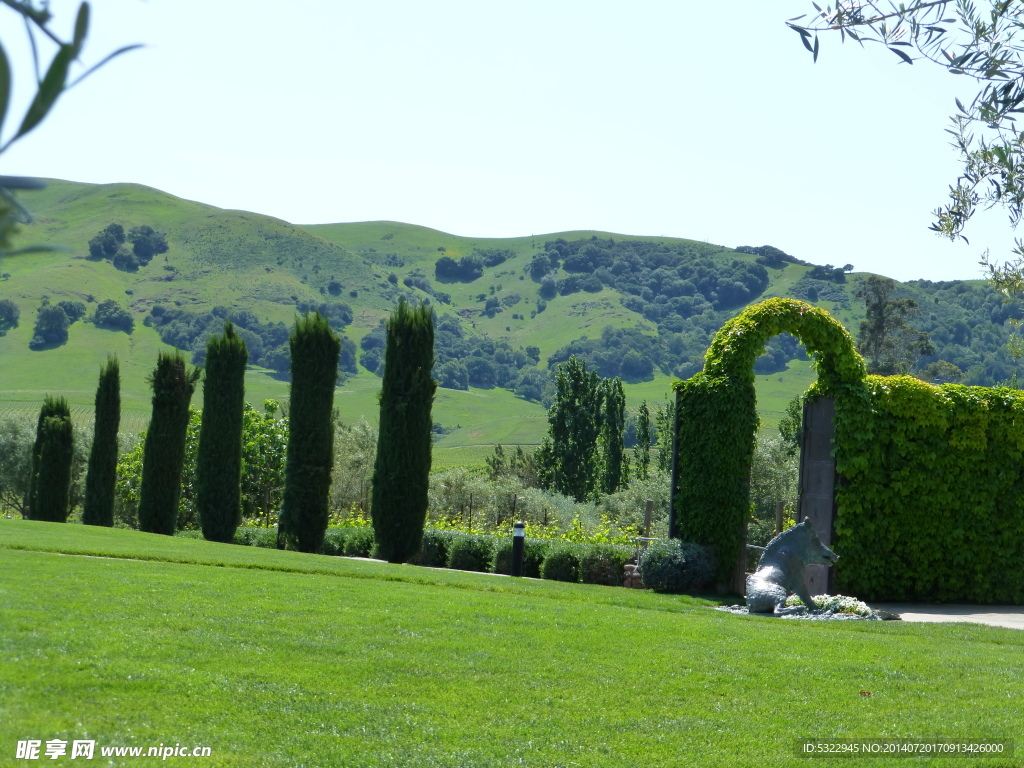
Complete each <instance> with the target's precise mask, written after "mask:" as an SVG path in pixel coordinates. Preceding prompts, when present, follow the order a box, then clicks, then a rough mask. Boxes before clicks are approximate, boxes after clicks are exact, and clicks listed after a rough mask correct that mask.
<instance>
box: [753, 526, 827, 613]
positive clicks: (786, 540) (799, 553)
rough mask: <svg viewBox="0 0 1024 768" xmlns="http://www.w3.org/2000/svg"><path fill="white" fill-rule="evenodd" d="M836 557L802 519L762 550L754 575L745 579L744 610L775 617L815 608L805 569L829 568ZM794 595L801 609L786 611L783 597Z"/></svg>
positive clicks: (797, 607) (788, 609)
mask: <svg viewBox="0 0 1024 768" xmlns="http://www.w3.org/2000/svg"><path fill="white" fill-rule="evenodd" d="M838 559H839V556H838V555H837V554H836V553H835V552H833V551H832V550H831V549H829V548H828V547H826V546H825V545H824V544H822V543H821V539H819V538H818V534H816V533H815V532H814V529H813V528H812V527H811V524H810V523H809V522H807V521H806V520H804V521H803V522H802V523H800V524H799V525H795V526H793V527H792V528H790V529H789V530H787V531H783V532H782V533H780V534H779V535H778V536H776V537H775V538H774V539H772V540H771V541H770V542H769V543H768V546H767V547H765V550H764V553H763V554H762V555H761V560H760V561H759V562H758V564H757V572H756V573H753V574H752V575H750V576H748V577H747V608H748V610H749V611H750V612H751V613H768V612H773V613H775V614H776V615H778V616H781V615H784V614H787V613H800V612H803V611H805V610H807V609H811V610H813V609H814V601H813V600H812V599H811V595H810V593H809V592H808V590H807V581H806V580H805V578H804V569H805V568H806V567H807V566H808V565H814V564H821V565H827V566H831V565H832V564H833V563H835V561H836V560H838ZM794 593H795V594H796V596H797V597H799V598H800V600H801V601H802V602H803V606H793V607H791V608H786V607H785V606H786V598H788V597H789V596H790V594H794Z"/></svg>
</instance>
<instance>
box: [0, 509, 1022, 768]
mask: <svg viewBox="0 0 1024 768" xmlns="http://www.w3.org/2000/svg"><path fill="white" fill-rule="evenodd" d="M61 553H63V554H61ZM83 555H93V556H91V557H89V556H83ZM0 563H2V565H3V574H4V576H3V579H2V581H0V648H2V654H3V659H4V664H3V665H2V666H0V694H2V695H0V722H3V723H4V725H5V728H4V729H3V735H2V739H0V741H2V743H0V763H2V764H5V765H13V764H25V763H24V762H23V761H15V760H14V759H13V758H14V755H15V750H16V744H17V741H18V740H25V739H41V740H43V741H44V742H45V741H46V740H48V739H55V738H59V739H66V740H68V741H69V742H70V741H71V740H74V739H95V740H96V747H97V758H98V757H99V749H100V747H102V746H140V747H144V748H145V747H149V746H156V745H158V744H161V743H162V744H176V743H180V744H182V745H183V746H185V745H188V746H193V745H200V746H209V747H210V748H211V756H210V757H209V758H206V759H204V760H203V761H202V764H203V765H207V766H255V765H266V766H327V765H344V766H349V765H352V766H459V767H460V768H461V767H463V766H508V765H526V766H569V765H580V766H624V765H629V766H634V765H635V766H678V765H695V766H704V765H707V766H754V765H758V766H760V765H792V764H794V763H798V761H797V759H796V757H795V751H794V745H795V741H794V740H795V739H796V738H797V737H818V738H833V737H863V738H881V737H916V738H926V737H928V738H934V737H956V738H965V737H973V738H981V737H989V738H1017V739H1018V743H1020V737H1021V736H1024V728H1022V726H1021V723H1020V718H1019V713H1020V711H1021V710H1022V709H1024V653H1022V651H1024V634H1021V633H1018V632H1014V631H1012V630H1004V629H996V628H990V627H983V626H976V625H948V624H947V625H922V624H906V625H904V624H900V623H895V622H892V623H889V622H886V623H882V622H878V623H834V624H814V623H805V622H796V621H782V620H777V619H761V618H749V617H737V616H731V615H726V614H722V613H719V612H717V611H714V610H712V609H711V608H709V607H708V604H709V603H708V601H705V600H699V599H695V598H688V597H677V596H666V595H655V594H651V593H647V592H641V591H632V590H625V589H616V588H608V587H595V586H583V585H570V584H559V583H552V582H541V581H533V580H519V579H510V578H507V577H500V576H489V575H484V574H468V573H459V572H447V571H439V570H431V569H425V568H417V567H415V566H408V565H387V564H383V563H376V562H367V561H355V560H346V559H342V558H328V557H323V556H316V555H302V554H298V553H289V552H277V551H271V550H258V549H252V548H246V547H238V546H233V545H219V544H211V543H207V542H203V541H194V540H184V539H170V538H165V537H159V536H155V535H148V534H142V533H137V532H132V531H120V530H106V529H94V528H86V527H82V526H73V525H57V524H48V523H34V522H25V521H13V520H0ZM868 692H869V693H870V695H866V694H867V693H868ZM67 759H68V758H62V763H63V761H64V760H67ZM109 760H110V761H109V762H107V763H106V764H108V765H133V764H137V763H136V762H135V761H133V760H132V759H131V758H122V759H121V760H120V762H119V761H118V759H117V758H110V759H109ZM188 760H189V759H188V758H173V757H172V758H169V759H168V764H174V763H176V762H177V763H181V762H188ZM830 762H831V761H830V760H827V759H825V760H818V761H815V762H814V763H812V764H818V765H828V764H829V763H830ZM854 762H856V761H854ZM887 762H889V761H886V760H884V759H874V760H871V762H870V764H871V765H878V766H881V765H886V764H887ZM931 762H935V763H936V764H938V765H945V766H955V765H967V764H970V763H968V762H965V761H960V760H956V759H942V760H933V761H931ZM62 763H60V764H62ZM142 764H146V763H142ZM845 764H849V761H847V762H846V763H845ZM915 764H929V761H928V760H918V761H917V762H916V763H915ZM985 764H987V765H990V766H996V765H1020V764H1022V763H1021V761H1020V760H1017V759H1000V760H986V761H985Z"/></svg>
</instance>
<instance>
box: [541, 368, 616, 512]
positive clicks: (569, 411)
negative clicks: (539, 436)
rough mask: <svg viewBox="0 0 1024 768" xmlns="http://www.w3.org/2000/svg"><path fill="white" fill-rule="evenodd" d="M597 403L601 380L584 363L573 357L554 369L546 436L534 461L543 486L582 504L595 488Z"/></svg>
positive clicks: (598, 406)
mask: <svg viewBox="0 0 1024 768" xmlns="http://www.w3.org/2000/svg"><path fill="white" fill-rule="evenodd" d="M601 403H602V387H601V379H600V377H599V376H598V375H597V373H595V372H594V371H591V370H588V369H587V364H586V363H585V362H584V361H582V360H580V359H579V358H577V357H576V356H575V355H574V356H573V357H570V358H569V360H568V361H567V362H565V363H563V364H562V365H560V366H558V370H557V372H556V373H555V400H554V402H553V403H552V404H551V408H550V409H548V436H547V438H545V440H544V443H543V444H542V445H541V449H540V452H539V453H538V458H539V460H540V461H541V463H542V465H543V466H542V471H541V477H542V479H543V480H544V481H546V485H548V486H549V487H552V488H554V489H555V490H556V491H558V492H559V493H561V494H563V495H565V496H571V497H572V498H574V499H576V501H585V500H586V499H587V498H588V497H589V496H591V495H592V494H593V492H594V489H595V488H596V487H597V479H598V472H599V467H598V454H597V441H598V437H599V436H600V434H601V421H602V419H601Z"/></svg>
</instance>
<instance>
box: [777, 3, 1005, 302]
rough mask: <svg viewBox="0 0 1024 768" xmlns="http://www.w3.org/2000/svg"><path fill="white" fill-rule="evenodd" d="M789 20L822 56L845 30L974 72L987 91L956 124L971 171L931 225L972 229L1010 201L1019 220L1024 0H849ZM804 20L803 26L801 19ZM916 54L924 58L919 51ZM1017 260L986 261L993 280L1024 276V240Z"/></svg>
mask: <svg viewBox="0 0 1024 768" xmlns="http://www.w3.org/2000/svg"><path fill="white" fill-rule="evenodd" d="M807 16H808V15H807V14H805V15H804V16H799V17H797V18H795V19H791V20H790V21H788V22H787V24H789V26H790V27H791V28H792V29H794V30H795V31H796V32H797V33H798V34H799V35H800V38H801V40H802V41H803V44H804V46H805V47H806V48H807V49H808V50H809V51H811V52H812V54H813V55H814V59H815V60H817V58H818V51H819V34H825V33H833V34H834V33H838V34H839V35H840V37H841V39H842V40H844V41H845V40H846V38H847V37H849V38H850V39H852V40H854V41H856V42H858V43H860V44H861V45H862V46H863V45H865V44H877V45H882V46H885V47H886V48H888V49H889V50H890V51H891V52H892V53H893V54H895V55H896V56H897V57H898V58H899V60H900V62H905V63H907V64H913V63H914V62H915V61H922V60H923V61H927V62H930V63H932V64H935V65H938V66H941V67H944V68H945V69H946V70H947V71H949V72H950V73H951V74H954V75H961V76H966V77H967V78H970V79H973V80H974V81H975V82H976V83H978V84H979V86H980V88H981V89H980V90H979V91H978V93H977V94H976V95H975V96H974V98H973V99H972V100H970V101H968V102H967V103H966V104H965V103H963V102H961V101H960V100H959V99H956V112H955V114H954V115H953V116H952V117H951V118H950V120H951V122H952V126H951V128H950V129H949V130H948V132H949V133H951V134H952V135H953V137H954V142H953V146H955V147H956V149H957V151H958V152H959V155H960V159H961V162H962V163H963V170H962V171H961V174H960V177H959V178H958V179H957V180H956V183H955V184H952V185H950V187H949V202H948V203H946V205H945V206H943V207H940V208H939V209H937V210H936V211H935V213H934V215H935V222H934V223H933V224H932V225H931V229H932V230H933V231H935V232H937V233H939V234H940V235H943V236H945V237H948V238H950V239H956V238H957V237H963V234H962V233H963V230H964V228H965V227H966V225H967V223H968V222H969V221H970V219H971V218H972V217H973V216H974V214H975V212H976V211H977V209H978V208H979V207H982V208H992V207H994V206H1001V207H1003V208H1005V209H1006V211H1007V213H1008V215H1009V219H1010V223H1011V226H1013V227H1016V225H1017V224H1018V223H1019V222H1020V220H1021V216H1022V214H1024V183H1022V182H1021V179H1024V130H1022V129H1021V128H1019V127H1018V126H1017V123H1016V122H1015V117H1016V115H1017V113H1019V112H1020V111H1021V105H1022V103H1024V59H1022V56H1021V53H1022V51H1024V45H1022V42H1021V38H1020V32H1021V30H1022V29H1024V5H1022V4H1021V3H1018V2H1007V0H988V2H984V3H977V4H976V3H973V2H966V1H958V2H956V3H951V2H946V1H943V0H939V1H938V2H936V1H934V0H931V1H930V0H912V1H911V2H907V3H899V4H897V3H894V2H890V3H887V4H886V7H883V4H882V3H876V2H867V3H864V2H854V0H840V2H837V3H836V4H835V7H834V8H833V7H832V6H826V7H825V8H824V9H822V8H821V7H820V6H818V5H815V12H814V13H813V14H810V18H809V19H808V20H807V21H804V19H805V18H807ZM797 22H800V23H797ZM915 53H916V54H917V57H916V58H915V56H913V55H912V54H915ZM1013 257H1014V260H1013V261H1012V262H1007V263H1005V264H1003V265H1001V266H1000V265H998V264H990V263H989V262H988V255H987V254H986V256H985V260H984V261H983V263H984V264H986V265H987V266H988V267H989V271H990V277H992V278H993V279H994V280H996V281H997V282H998V281H999V280H1000V279H1006V278H1010V279H1018V280H1019V279H1020V278H1021V277H1024V243H1022V241H1021V240H1020V239H1018V240H1017V241H1016V246H1015V247H1014V249H1013Z"/></svg>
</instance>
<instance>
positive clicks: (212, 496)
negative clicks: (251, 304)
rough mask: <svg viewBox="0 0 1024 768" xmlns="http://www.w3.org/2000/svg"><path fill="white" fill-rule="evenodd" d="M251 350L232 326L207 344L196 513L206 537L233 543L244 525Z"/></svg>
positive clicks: (226, 326) (226, 327)
mask: <svg viewBox="0 0 1024 768" xmlns="http://www.w3.org/2000/svg"><path fill="white" fill-rule="evenodd" d="M248 359H249V350H248V349H247V348H246V346H245V340H244V339H242V338H241V337H240V336H239V335H238V334H236V333H235V328H234V326H233V325H232V324H231V323H225V324H224V334H223V335H222V336H211V337H210V339H209V341H207V343H206V379H205V381H204V382H203V422H202V426H201V427H200V430H199V451H198V456H197V457H196V510H197V511H198V512H199V519H200V521H201V522H202V525H203V536H204V537H206V538H207V539H208V540H210V541H223V542H230V541H231V540H232V539H234V537H235V529H236V528H238V525H239V524H240V523H241V522H242V503H241V490H240V488H241V486H240V483H241V476H242V412H243V410H244V408H245V363H246V361H247V360H248Z"/></svg>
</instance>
